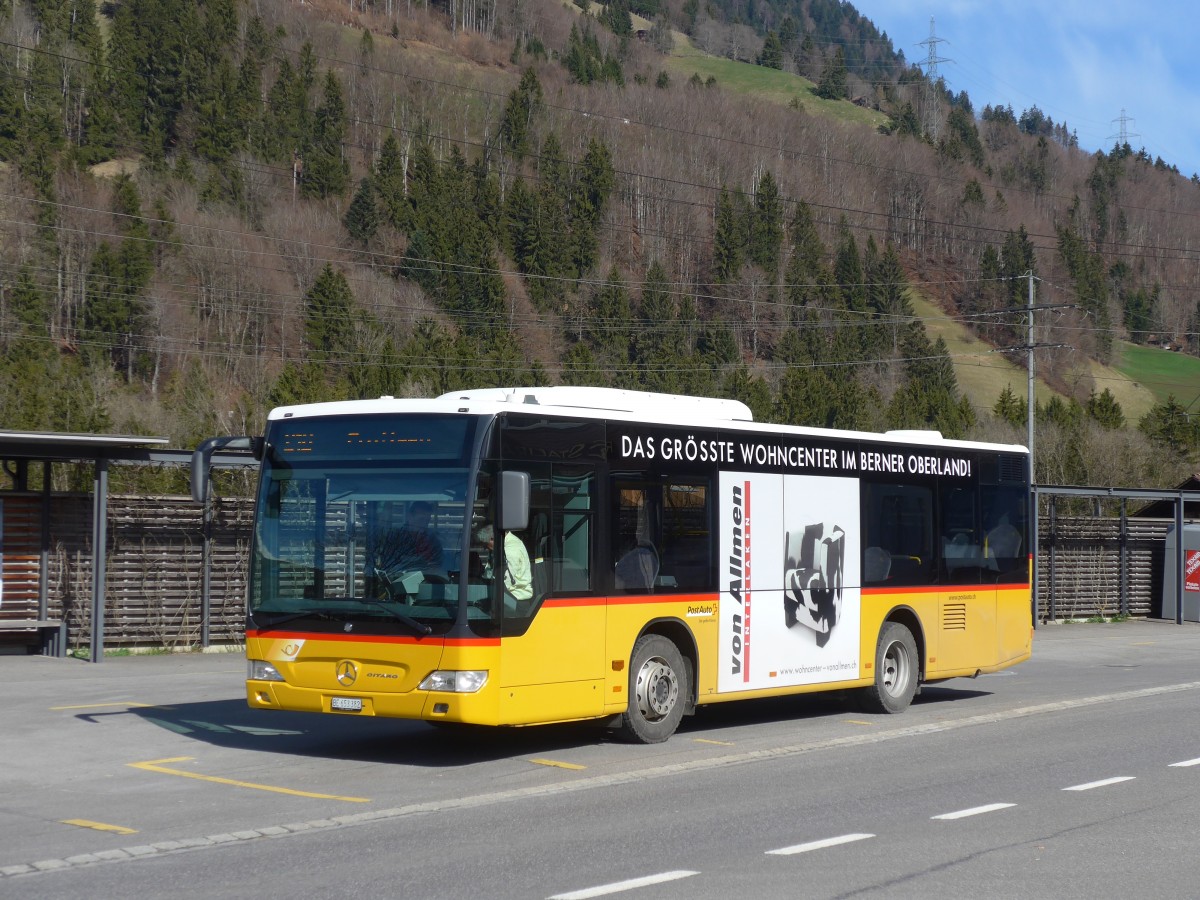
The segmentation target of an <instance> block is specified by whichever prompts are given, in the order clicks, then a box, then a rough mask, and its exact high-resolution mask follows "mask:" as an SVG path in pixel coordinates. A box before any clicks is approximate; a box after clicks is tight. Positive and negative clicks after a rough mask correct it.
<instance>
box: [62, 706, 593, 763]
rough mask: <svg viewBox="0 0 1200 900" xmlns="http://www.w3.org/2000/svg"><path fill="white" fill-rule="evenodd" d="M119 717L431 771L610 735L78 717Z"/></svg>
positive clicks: (199, 710) (246, 745)
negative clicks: (430, 769)
mask: <svg viewBox="0 0 1200 900" xmlns="http://www.w3.org/2000/svg"><path fill="white" fill-rule="evenodd" d="M112 715H133V716H136V717H137V718H139V719H141V720H142V721H144V722H146V723H148V724H150V725H154V726H156V727H158V728H162V729H164V730H166V731H171V732H174V733H175V734H178V735H180V736H181V737H184V738H186V739H187V740H192V741H200V742H203V743H205V744H209V745H212V746H216V747H223V748H228V749H233V750H249V751H266V752H270V753H284V754H290V755H295V756H305V757H313V758H324V759H336V760H347V761H354V762H376V763H392V764H403V765H413V766H427V767H431V768H453V767H458V766H466V765H471V764H474V763H480V762H489V761H492V760H498V759H506V758H509V757H512V756H514V755H525V754H531V753H535V754H541V753H547V752H552V751H554V750H560V749H564V748H570V747H578V746H581V745H587V744H597V743H600V742H602V741H603V740H605V734H606V732H605V730H604V729H603V727H602V726H601V725H598V724H596V723H568V724H564V725H540V726H534V727H530V728H484V727H482V726H465V725H449V724H448V725H445V726H434V725H431V724H429V723H427V722H416V721H409V720H404V719H382V718H373V717H359V716H349V715H347V716H339V715H329V714H325V713H299V712H286V711H278V712H275V711H272V712H265V713H264V712H262V711H260V710H254V709H251V708H249V707H248V706H246V702H245V700H242V699H240V698H239V699H230V700H212V701H203V702H198V703H180V704H177V705H173V706H170V707H167V706H157V707H136V708H130V709H129V710H122V711H120V712H111V713H92V714H84V715H81V716H79V717H78V718H80V719H82V720H85V721H92V722H94V721H96V720H98V719H100V718H102V717H108V716H112Z"/></svg>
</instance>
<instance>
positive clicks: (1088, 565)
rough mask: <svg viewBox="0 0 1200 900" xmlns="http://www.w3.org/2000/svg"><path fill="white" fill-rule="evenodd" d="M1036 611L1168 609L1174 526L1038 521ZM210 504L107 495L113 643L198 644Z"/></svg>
mask: <svg viewBox="0 0 1200 900" xmlns="http://www.w3.org/2000/svg"><path fill="white" fill-rule="evenodd" d="M41 503H42V498H41V496H40V495H39V494H36V493H31V494H23V493H4V494H0V527H2V529H3V531H2V533H3V543H2V544H0V553H2V557H0V559H2V566H0V573H2V581H0V587H2V589H3V590H2V593H0V620H3V619H33V618H36V617H37V612H38V602H39V591H40V582H39V578H38V572H39V560H40V553H41V549H40V548H41V514H40V512H41ZM91 510H92V500H91V497H90V496H88V495H82V494H80V495H70V494H67V495H55V496H53V497H52V498H51V499H50V522H51V525H50V542H49V554H48V571H49V578H48V584H47V601H48V602H47V606H48V615H49V617H50V618H52V619H63V618H65V620H66V622H67V625H68V646H69V647H71V648H78V647H88V646H90V644H91V590H92V588H91V585H92V547H91V541H92V534H91ZM251 513H252V501H250V500H247V499H237V498H227V499H219V500H216V501H214V504H213V521H212V527H211V532H210V534H211V540H212V544H211V548H210V549H211V557H210V558H211V564H210V584H211V590H210V619H209V640H210V642H211V643H213V644H239V643H241V642H242V640H243V637H244V635H243V627H244V615H245V577H246V567H247V557H248V550H249V540H250V520H251ZM1040 524H1041V543H1040V547H1041V550H1040V554H1039V577H1040V581H1039V591H1038V610H1039V613H1038V619H1039V621H1047V620H1049V619H1086V618H1090V617H1093V616H1112V615H1116V614H1118V613H1126V614H1129V615H1133V616H1158V615H1161V597H1162V572H1163V556H1164V535H1165V534H1166V530H1167V526H1168V525H1169V524H1170V522H1168V521H1166V520H1161V519H1128V520H1126V524H1125V528H1124V533H1122V525H1121V520H1120V519H1119V518H1101V517H1082V516H1073V517H1065V516H1060V517H1054V518H1050V517H1046V518H1042V519H1041V522H1040ZM203 541H204V535H203V512H202V510H201V509H200V507H198V506H196V505H194V504H193V503H192V502H191V501H190V500H189V499H187V498H185V497H120V496H116V497H110V498H109V506H108V547H107V555H106V557H105V559H106V568H107V579H106V593H105V613H104V615H105V631H104V644H105V646H106V647H108V648H118V647H133V646H152V647H171V648H175V647H196V646H198V645H199V644H200V642H201V627H202V622H201V610H202V603H201V591H202V584H203V577H204V572H203Z"/></svg>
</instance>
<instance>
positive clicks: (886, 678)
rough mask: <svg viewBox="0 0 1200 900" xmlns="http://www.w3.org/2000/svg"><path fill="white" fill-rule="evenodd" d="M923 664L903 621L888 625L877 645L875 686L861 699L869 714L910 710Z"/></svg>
mask: <svg viewBox="0 0 1200 900" xmlns="http://www.w3.org/2000/svg"><path fill="white" fill-rule="evenodd" d="M919 672H920V663H919V662H918V658H917V642H916V640H914V639H913V636H912V632H911V631H909V630H908V629H907V628H906V627H905V626H903V625H901V624H900V623H899V622H885V623H884V625H883V628H881V629H880V630H879V643H878V644H876V646H875V683H874V684H873V685H871V686H870V687H867V688H863V689H862V694H861V695H860V699H861V700H862V706H863V709H865V710H867V711H868V712H877V713H898V712H903V711H904V710H906V709H908V706H909V704H910V703H912V698H913V696H914V695H915V694H916V692H917V677H918V674H919Z"/></svg>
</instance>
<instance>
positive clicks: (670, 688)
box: [193, 387, 1032, 742]
mask: <svg viewBox="0 0 1200 900" xmlns="http://www.w3.org/2000/svg"><path fill="white" fill-rule="evenodd" d="M218 448H225V449H237V448H241V449H248V450H251V451H253V453H254V454H255V456H256V457H257V458H258V459H260V460H261V470H260V477H259V486H258V493H257V503H256V511H255V516H254V532H253V542H252V548H251V552H250V563H249V564H250V571H249V578H248V597H247V610H246V647H247V655H248V667H249V671H248V675H247V680H246V693H247V698H248V700H249V703H250V705H251V706H252V707H255V708H257V709H284V710H299V711H311V712H320V713H327V714H333V715H342V716H395V717H401V718H408V719H423V720H426V721H430V722H453V723H472V724H477V725H495V726H516V725H533V724H538V723H548V722H566V721H577V720H600V721H604V722H606V723H607V724H609V725H610V726H611V727H614V728H616V729H617V730H618V731H619V733H620V734H621V735H622V736H623V737H625V738H627V739H629V740H631V741H635V742H656V741H663V740H666V739H667V738H668V737H669V736H670V735H671V734H672V733H673V732H674V731H675V729H676V728H677V726H678V725H679V722H680V719H681V717H682V716H684V715H686V714H689V713H691V712H693V711H694V710H695V708H696V707H697V706H699V705H702V704H707V703H723V702H727V701H731V700H738V699H743V698H754V697H774V696H780V695H785V694H799V693H804V692H813V691H827V690H835V689H836V690H843V691H844V690H847V689H853V690H855V691H856V692H857V693H858V695H859V696H860V698H861V700H862V702H863V703H864V705H865V706H866V708H868V709H871V710H875V711H878V712H885V713H895V712H900V711H902V710H904V709H905V708H906V707H907V706H908V705H909V702H910V701H911V700H912V698H913V695H914V693H915V692H916V691H917V690H918V688H919V686H920V685H921V684H922V683H928V682H934V681H939V680H942V679H946V678H953V677H958V676H974V675H977V674H979V673H984V672H994V671H997V670H999V669H1004V668H1006V667H1008V666H1011V665H1013V664H1015V663H1018V662H1021V661H1022V660H1024V659H1027V658H1028V657H1029V655H1030V650H1031V643H1032V617H1031V616H1032V613H1031V604H1030V562H1029V541H1028V535H1027V533H1026V519H1027V511H1028V497H1029V483H1028V471H1029V457H1028V453H1027V451H1026V450H1025V448H1023V447H1019V446H1008V445H998V444H984V443H973V442H967V441H952V440H945V439H943V438H942V437H941V435H939V434H938V433H936V432H928V431H922V432H890V433H887V434H871V433H861V432H852V431H832V430H822V429H816V428H800V427H792V426H785V425H768V424H759V423H755V422H754V421H752V416H751V414H750V411H749V409H748V408H747V407H746V406H745V405H744V404H742V403H738V402H735V401H730V400H719V399H707V398H698V397H684V396H673V395H663V394H649V393H640V392H634V391H621V390H612V389H604V388H581V387H538V388H502V389H485V390H468V391H460V392H454V393H449V394H445V395H443V396H441V397H438V398H436V399H422V400H416V399H397V398H392V397H383V398H380V399H377V400H364V401H352V402H336V403H318V404H311V405H304V406H291V407H284V408H280V409H276V410H274V411H273V412H271V413H270V415H269V419H268V423H267V428H266V433H265V434H264V435H263V436H261V437H255V438H245V437H243V438H213V439H210V440H209V441H206V442H205V443H204V444H203V445H202V446H201V447H200V448H199V449H198V450H197V451H196V453H195V456H194V459H193V494H194V496H195V497H196V499H198V500H201V501H203V500H204V499H205V498H206V497H207V495H208V492H209V487H208V481H209V468H210V458H211V455H212V453H213V452H214V451H215V450H216V449H218Z"/></svg>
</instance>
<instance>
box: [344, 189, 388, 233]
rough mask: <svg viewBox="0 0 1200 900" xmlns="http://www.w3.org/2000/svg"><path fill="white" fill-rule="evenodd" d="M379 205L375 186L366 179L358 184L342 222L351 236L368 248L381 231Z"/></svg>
mask: <svg viewBox="0 0 1200 900" xmlns="http://www.w3.org/2000/svg"><path fill="white" fill-rule="evenodd" d="M379 220H380V215H379V204H378V201H377V200H376V196H375V186H374V183H373V182H372V181H371V179H370V178H364V179H362V180H361V181H359V183H358V190H357V191H355V192H354V199H353V200H351V201H350V206H349V207H347V209H346V216H345V218H344V219H343V220H342V221H343V224H345V226H346V230H347V231H348V232H350V236H351V237H352V238H354V239H355V240H356V241H358V242H359V243H361V244H362V245H363V246H366V245H367V244H368V243H370V241H371V238H373V237H375V232H377V231H378V230H379Z"/></svg>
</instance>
